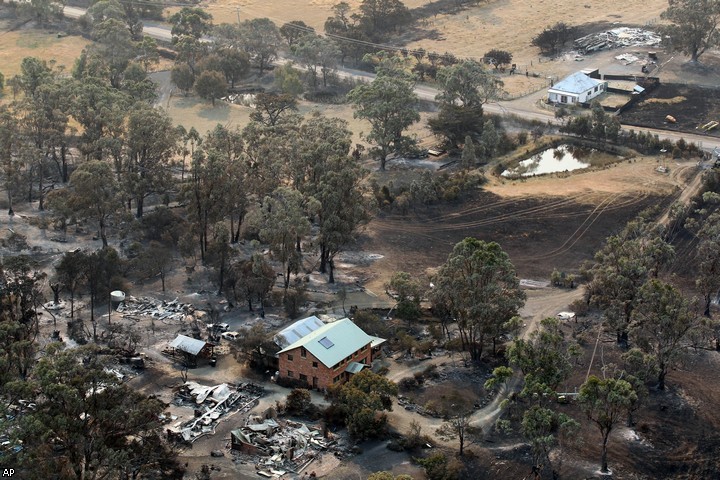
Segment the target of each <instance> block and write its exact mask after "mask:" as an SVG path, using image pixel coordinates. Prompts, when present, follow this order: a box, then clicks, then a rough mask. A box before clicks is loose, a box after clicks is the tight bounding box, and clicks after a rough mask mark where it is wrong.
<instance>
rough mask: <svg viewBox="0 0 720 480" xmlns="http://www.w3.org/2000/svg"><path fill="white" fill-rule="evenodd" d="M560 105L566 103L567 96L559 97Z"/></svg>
mask: <svg viewBox="0 0 720 480" xmlns="http://www.w3.org/2000/svg"><path fill="white" fill-rule="evenodd" d="M560 103H568V99H567V95H561V96H560Z"/></svg>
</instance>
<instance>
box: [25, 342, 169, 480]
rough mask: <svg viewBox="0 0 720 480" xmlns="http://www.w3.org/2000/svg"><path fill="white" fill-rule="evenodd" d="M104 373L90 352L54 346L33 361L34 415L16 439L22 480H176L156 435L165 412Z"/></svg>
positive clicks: (101, 360) (155, 401)
mask: <svg viewBox="0 0 720 480" xmlns="http://www.w3.org/2000/svg"><path fill="white" fill-rule="evenodd" d="M107 366H108V365H107V362H106V360H105V359H104V357H102V356H100V355H99V352H98V349H97V348H96V347H82V348H77V349H69V350H62V349H61V348H59V347H58V345H53V346H51V347H50V348H49V349H48V352H47V355H46V356H44V357H43V358H41V359H40V361H39V362H38V364H37V365H36V367H35V369H34V372H33V375H32V378H31V384H32V388H33V390H34V391H35V392H36V394H37V397H36V398H35V399H34V400H35V404H36V408H35V409H34V410H32V411H30V412H28V413H26V414H25V415H24V416H23V417H22V418H21V419H20V421H19V426H20V428H19V429H18V430H17V432H16V433H17V435H18V436H19V437H20V440H22V442H23V450H22V451H21V452H20V454H19V460H20V465H21V466H22V468H24V470H25V472H26V473H27V474H28V477H27V478H50V477H51V476H53V475H61V476H62V477H63V478H77V479H78V480H80V479H85V478H99V476H105V475H110V474H112V475H118V476H125V477H127V478H131V477H137V476H144V475H145V474H149V472H156V471H160V472H163V473H162V474H163V476H164V478H176V479H177V478H181V477H182V469H181V468H180V467H179V465H178V464H177V462H176V461H175V455H174V452H172V451H171V450H170V449H169V448H168V447H167V446H166V444H165V443H164V442H163V441H162V440H161V436H160V427H161V424H160V421H159V415H160V414H161V413H162V412H163V410H164V409H165V407H166V405H165V404H163V403H162V402H161V401H160V400H159V399H157V398H148V397H146V396H144V395H142V394H140V393H138V392H136V391H135V390H133V389H132V388H130V387H128V386H127V385H124V384H122V383H120V381H119V380H118V378H117V377H116V376H115V375H114V374H112V373H110V372H108V370H107Z"/></svg>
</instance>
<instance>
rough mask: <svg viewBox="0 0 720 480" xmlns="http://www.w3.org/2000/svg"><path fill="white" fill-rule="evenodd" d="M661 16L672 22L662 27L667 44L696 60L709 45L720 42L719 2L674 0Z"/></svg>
mask: <svg viewBox="0 0 720 480" xmlns="http://www.w3.org/2000/svg"><path fill="white" fill-rule="evenodd" d="M660 17H661V18H662V19H663V20H667V21H668V22H670V25H667V26H664V27H662V32H663V33H664V34H665V35H666V36H667V42H666V43H667V46H668V47H669V48H670V49H672V50H673V51H676V52H682V53H684V54H685V55H689V56H690V60H691V61H692V62H697V61H698V60H699V59H700V56H701V55H702V54H703V53H705V52H706V51H707V50H708V49H710V48H714V47H716V46H717V45H718V44H720V31H718V26H720V2H718V1H717V0H674V1H671V2H670V6H669V7H668V9H667V10H665V11H664V12H663V13H662V14H661V15H660Z"/></svg>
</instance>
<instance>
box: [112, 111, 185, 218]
mask: <svg viewBox="0 0 720 480" xmlns="http://www.w3.org/2000/svg"><path fill="white" fill-rule="evenodd" d="M177 146H178V135H177V130H176V129H175V127H174V126H173V124H172V121H171V120H170V117H168V115H167V113H165V112H164V111H163V110H158V109H156V108H153V107H151V106H149V105H145V104H136V105H135V106H134V108H133V109H132V110H131V111H130V115H129V116H128V120H127V145H126V149H127V154H126V161H125V164H124V168H123V170H122V179H123V183H124V186H125V192H126V193H127V194H128V195H129V196H130V197H133V198H134V199H135V206H136V213H135V216H136V217H138V218H140V217H142V216H143V207H144V204H145V199H146V198H147V197H148V196H150V195H153V194H159V193H164V192H167V191H168V190H170V188H171V185H172V172H171V170H170V169H171V167H172V159H173V156H174V155H175V153H176V151H177Z"/></svg>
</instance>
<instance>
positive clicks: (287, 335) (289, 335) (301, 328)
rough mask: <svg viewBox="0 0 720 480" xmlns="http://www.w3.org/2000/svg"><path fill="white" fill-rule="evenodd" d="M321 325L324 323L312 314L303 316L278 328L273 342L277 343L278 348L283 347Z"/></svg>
mask: <svg viewBox="0 0 720 480" xmlns="http://www.w3.org/2000/svg"><path fill="white" fill-rule="evenodd" d="M323 325H325V323H323V321H322V320H320V319H319V318H318V317H316V316H314V315H313V316H312V317H308V318H303V319H302V320H298V321H297V322H295V323H293V324H292V325H290V326H289V327H286V328H284V329H282V330H280V331H279V332H278V334H277V335H275V343H277V344H278V346H279V347H280V348H285V347H287V346H288V345H292V344H293V343H295V342H297V341H298V340H300V339H301V338H303V337H304V336H305V335H307V334H309V333H312V332H314V331H315V330H317V329H318V328H320V327H322V326H323Z"/></svg>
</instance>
